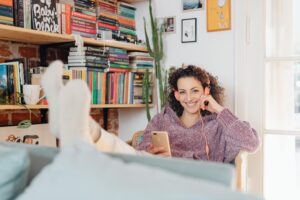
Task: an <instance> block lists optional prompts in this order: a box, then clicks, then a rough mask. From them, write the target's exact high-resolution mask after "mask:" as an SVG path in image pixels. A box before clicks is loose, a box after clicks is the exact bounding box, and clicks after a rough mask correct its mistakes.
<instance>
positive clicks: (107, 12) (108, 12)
mask: <svg viewBox="0 0 300 200" xmlns="http://www.w3.org/2000/svg"><path fill="white" fill-rule="evenodd" d="M97 1H98V6H97V20H98V21H97V23H98V30H97V37H98V38H100V39H107V36H105V34H106V32H108V35H110V37H111V38H109V39H112V38H116V37H117V35H118V13H117V1H115V0H97Z"/></svg>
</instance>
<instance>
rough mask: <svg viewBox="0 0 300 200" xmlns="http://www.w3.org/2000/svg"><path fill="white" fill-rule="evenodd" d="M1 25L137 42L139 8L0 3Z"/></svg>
mask: <svg viewBox="0 0 300 200" xmlns="http://www.w3.org/2000/svg"><path fill="white" fill-rule="evenodd" d="M0 23H1V24H6V25H15V26H18V27H24V28H29V29H30V28H31V29H35V30H40V31H46V32H53V33H63V34H78V35H81V36H83V37H89V38H100V39H101V38H102V39H103V38H104V39H108V38H107V37H105V35H106V36H107V35H111V38H112V39H116V40H123V41H127V42H132V43H135V42H137V37H136V31H135V8H134V7H133V6H132V5H130V4H127V3H123V2H118V1H117V0H47V1H44V0H0ZM108 33H109V34H108Z"/></svg>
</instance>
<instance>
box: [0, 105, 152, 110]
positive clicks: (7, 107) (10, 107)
mask: <svg viewBox="0 0 300 200" xmlns="http://www.w3.org/2000/svg"><path fill="white" fill-rule="evenodd" d="M149 106H150V107H153V106H154V105H153V104H150V105H149ZM145 107H146V105H145V104H98V105H92V106H91V108H145ZM27 108H29V109H32V110H34V109H48V105H27ZM27 108H25V106H23V105H0V110H25V109H27Z"/></svg>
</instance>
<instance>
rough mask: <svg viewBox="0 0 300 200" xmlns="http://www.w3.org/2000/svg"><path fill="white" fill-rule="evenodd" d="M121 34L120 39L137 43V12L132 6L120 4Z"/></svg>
mask: <svg viewBox="0 0 300 200" xmlns="http://www.w3.org/2000/svg"><path fill="white" fill-rule="evenodd" d="M118 8H119V18H118V21H119V32H120V38H121V39H123V40H125V41H127V42H131V43H135V42H136V41H137V36H136V29H135V10H136V8H135V7H133V6H132V5H130V4H127V3H124V2H119V3H118Z"/></svg>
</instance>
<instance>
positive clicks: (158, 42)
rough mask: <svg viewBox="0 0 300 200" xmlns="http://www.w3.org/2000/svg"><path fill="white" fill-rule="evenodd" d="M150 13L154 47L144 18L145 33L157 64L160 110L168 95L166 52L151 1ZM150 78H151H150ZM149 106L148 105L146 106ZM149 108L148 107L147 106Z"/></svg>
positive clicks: (161, 29) (149, 49)
mask: <svg viewBox="0 0 300 200" xmlns="http://www.w3.org/2000/svg"><path fill="white" fill-rule="evenodd" d="M149 13H150V23H151V32H152V47H151V44H150V40H149V35H148V33H147V27H146V19H145V18H144V31H145V38H146V46H147V50H148V52H149V55H150V56H151V57H152V58H153V59H154V64H155V77H156V80H157V83H158V91H159V92H158V99H159V102H158V104H159V105H158V107H159V110H160V109H161V108H162V107H164V106H165V104H166V95H165V92H164V81H163V73H162V67H161V60H162V59H163V56H164V52H163V39H162V34H163V26H164V25H162V26H161V27H160V29H159V28H158V24H157V19H155V18H154V17H153V10H152V1H151V0H150V1H149ZM148 77H149V76H148ZM146 105H147V104H146ZM146 107H147V106H146ZM149 115H150V114H149V107H148V108H147V118H148V120H150V119H149V118H151V117H149Z"/></svg>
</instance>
